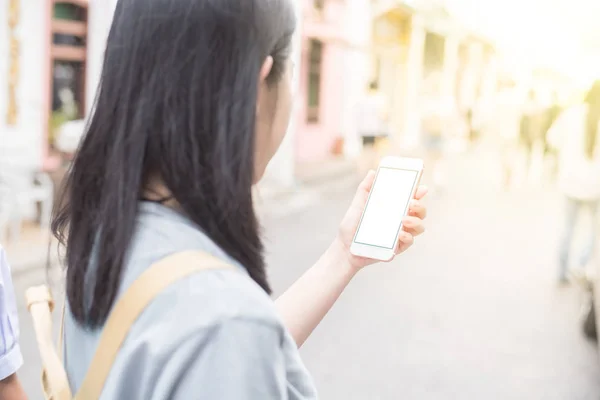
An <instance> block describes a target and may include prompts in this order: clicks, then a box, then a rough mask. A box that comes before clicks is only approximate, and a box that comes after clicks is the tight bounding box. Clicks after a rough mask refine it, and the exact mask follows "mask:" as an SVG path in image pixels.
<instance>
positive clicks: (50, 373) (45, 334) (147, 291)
mask: <svg viewBox="0 0 600 400" xmlns="http://www.w3.org/2000/svg"><path fill="white" fill-rule="evenodd" d="M226 268H229V269H235V267H233V266H231V265H229V264H226V263H225V262H223V261H221V260H219V259H217V258H215V257H213V256H211V255H209V254H206V253H203V252H199V251H186V252H181V253H175V254H172V255H170V256H167V257H165V258H163V259H162V260H159V261H157V262H156V263H154V264H152V265H151V266H150V268H148V269H147V270H146V271H144V272H143V273H142V274H141V275H140V276H139V277H138V278H137V279H136V280H135V282H133V284H132V285H131V286H130V287H129V288H128V289H127V291H126V292H125V293H124V294H123V295H122V296H121V297H120V298H119V300H118V301H117V302H116V303H115V304H114V305H113V309H112V311H111V313H110V315H109V317H108V319H107V320H106V323H105V324H104V327H103V329H102V333H101V335H100V340H99V342H98V348H97V349H96V353H95V355H94V357H93V359H92V361H91V363H90V366H89V369H88V371H87V374H86V376H85V378H84V380H83V383H82V384H81V387H80V388H79V391H78V392H77V394H76V395H75V396H73V394H72V391H71V388H70V386H69V381H68V378H67V373H66V371H65V368H64V366H63V362H62V341H63V327H64V314H65V308H64V306H63V309H62V318H61V326H60V333H59V339H58V346H57V347H58V349H57V347H55V346H54V343H53V340H52V311H53V309H54V301H53V299H52V294H51V292H50V289H49V288H48V286H46V285H42V286H36V287H32V288H29V289H28V290H27V292H26V294H25V297H26V299H27V308H28V310H29V312H30V314H31V316H32V318H33V326H34V330H35V336H36V340H37V343H38V347H39V351H40V356H41V359H42V388H43V390H44V394H45V398H46V400H72V399H77V400H97V399H99V398H100V395H101V394H102V389H103V387H104V383H105V381H106V379H107V378H108V375H109V373H110V370H111V367H112V365H113V363H114V361H115V359H116V357H117V354H118V353H119V350H120V348H121V345H122V344H123V342H124V341H125V338H126V337H127V334H128V333H129V330H130V328H131V327H132V326H133V324H134V323H135V321H136V320H137V318H138V316H139V315H140V314H141V313H142V312H143V311H144V309H145V308H146V307H147V306H148V305H149V304H150V303H151V302H152V300H154V298H155V297H156V296H157V295H159V294H160V293H161V292H162V291H163V290H165V289H166V288H167V287H168V286H170V285H171V284H173V283H175V282H177V281H179V280H180V279H183V278H185V277H188V276H190V275H192V274H195V273H198V272H201V271H205V270H210V269H226Z"/></svg>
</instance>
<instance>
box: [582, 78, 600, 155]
mask: <svg viewBox="0 0 600 400" xmlns="http://www.w3.org/2000/svg"><path fill="white" fill-rule="evenodd" d="M585 102H586V103H587V105H588V113H587V121H586V125H585V155H586V156H587V157H588V158H590V159H591V158H593V157H594V151H595V150H596V141H597V137H598V124H599V123H600V81H596V82H594V84H593V85H592V88H591V89H590V90H589V92H588V93H587V95H586V96H585Z"/></svg>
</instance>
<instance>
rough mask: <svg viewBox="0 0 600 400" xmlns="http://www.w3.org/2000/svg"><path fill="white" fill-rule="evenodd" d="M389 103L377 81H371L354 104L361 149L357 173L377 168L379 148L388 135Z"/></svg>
mask: <svg viewBox="0 0 600 400" xmlns="http://www.w3.org/2000/svg"><path fill="white" fill-rule="evenodd" d="M388 107H389V105H388V102H387V99H386V97H385V95H384V94H383V93H382V92H381V91H380V90H379V86H378V84H377V82H371V83H370V84H369V89H368V91H367V92H366V93H365V95H364V96H363V98H362V99H361V100H360V101H359V103H358V104H357V105H356V114H355V115H356V117H357V120H356V124H357V130H358V134H359V136H360V138H361V142H362V149H361V153H360V157H359V167H358V169H359V173H360V174H361V175H364V174H366V173H367V171H369V170H371V169H375V168H377V165H378V164H379V159H380V158H381V156H382V154H380V150H381V148H382V147H383V142H385V141H386V140H387V139H388V135H389V108H388Z"/></svg>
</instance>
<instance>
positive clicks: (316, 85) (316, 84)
mask: <svg viewBox="0 0 600 400" xmlns="http://www.w3.org/2000/svg"><path fill="white" fill-rule="evenodd" d="M322 58H323V43H322V42H321V41H319V40H314V39H313V40H311V41H310V46H309V59H308V108H307V113H306V120H307V122H309V123H317V122H319V113H320V105H321V63H322Z"/></svg>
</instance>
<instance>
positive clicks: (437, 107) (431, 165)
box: [421, 72, 457, 190]
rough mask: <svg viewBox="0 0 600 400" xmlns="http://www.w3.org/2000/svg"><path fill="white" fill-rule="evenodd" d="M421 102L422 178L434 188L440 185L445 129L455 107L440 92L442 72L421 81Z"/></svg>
mask: <svg viewBox="0 0 600 400" xmlns="http://www.w3.org/2000/svg"><path fill="white" fill-rule="evenodd" d="M423 87H424V90H423V94H422V103H421V130H422V137H423V145H424V147H425V152H426V157H425V158H426V160H425V165H427V169H426V170H425V171H426V172H425V173H426V176H425V180H426V181H427V182H429V183H430V186H431V187H432V189H434V190H439V189H441V188H442V186H443V183H444V172H443V170H442V168H441V167H442V163H443V159H444V150H445V144H446V143H445V139H446V136H447V134H448V129H449V127H450V126H453V123H454V122H455V119H454V118H452V117H453V116H455V115H456V114H455V112H456V111H457V108H456V105H455V102H454V99H452V98H451V97H448V96H444V95H443V94H442V93H441V74H440V73H439V72H431V73H430V74H429V75H428V76H427V78H425V80H424V82H423Z"/></svg>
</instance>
